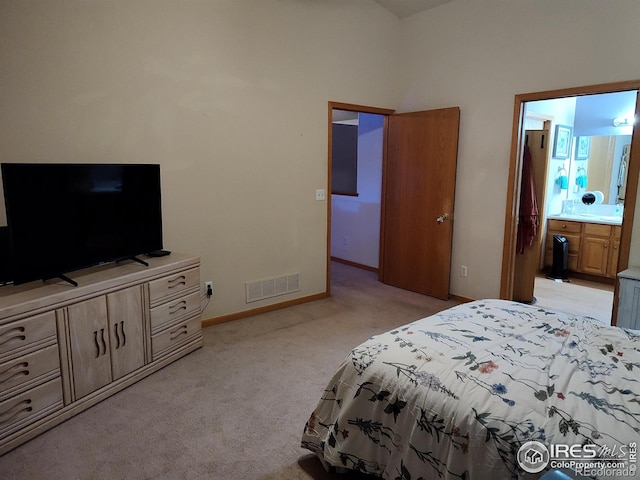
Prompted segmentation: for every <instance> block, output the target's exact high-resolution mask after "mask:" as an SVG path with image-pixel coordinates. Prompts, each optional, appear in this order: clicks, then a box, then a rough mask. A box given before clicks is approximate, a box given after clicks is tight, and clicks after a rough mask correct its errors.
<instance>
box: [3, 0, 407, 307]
mask: <svg viewBox="0 0 640 480" xmlns="http://www.w3.org/2000/svg"><path fill="white" fill-rule="evenodd" d="M399 27H400V22H399V20H398V19H397V18H396V17H394V16H393V15H391V14H390V13H389V12H388V11H386V10H384V9H383V8H382V7H380V6H379V5H378V4H376V3H375V2H373V1H369V0H364V1H360V0H356V1H347V2H345V1H338V0H329V1H322V2H310V1H300V0H127V1H109V0H95V1H90V2H87V1H85V0H64V1H51V0H29V1H27V2H25V1H23V0H3V1H2V2H0V45H2V48H1V49H0V65H2V74H1V75H0V145H2V148H1V149H0V161H18V162H21V161H38V162H142V163H151V162H157V163H160V164H161V170H162V188H163V191H162V193H163V209H164V228H165V231H164V233H165V235H164V238H165V248H167V249H169V250H173V251H182V252H189V253H193V254H196V255H200V256H201V258H202V280H203V281H204V280H212V281H213V282H214V289H215V296H214V298H213V301H212V302H211V304H210V305H209V307H208V308H207V310H206V311H205V312H204V313H203V318H205V319H206V318H211V317H216V316H220V315H224V314H228V313H235V312H240V311H243V310H248V309H251V308H256V307H259V306H262V305H265V304H267V303H276V302H279V301H283V300H289V299H292V298H296V297H304V296H308V295H313V294H317V293H321V292H324V291H325V281H326V253H327V230H326V227H327V202H326V201H324V202H322V201H316V200H315V190H316V189H317V188H327V171H328V167H327V158H328V157H327V106H328V102H329V101H348V102H352V103H357V104H364V105H367V104H370V105H377V106H381V107H385V108H392V107H393V106H395V105H397V104H398V99H399V90H398V88H397V71H398V63H397V58H398V43H399V31H398V29H399ZM365 80H366V81H365ZM291 272H300V274H301V278H300V282H301V291H300V292H299V293H298V294H296V295H289V296H284V297H277V298H274V299H271V300H269V301H264V302H255V303H251V304H246V303H245V299H244V283H245V282H247V281H253V280H258V279H262V278H266V277H271V276H276V275H281V274H285V273H291Z"/></svg>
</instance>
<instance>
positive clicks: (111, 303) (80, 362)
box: [67, 285, 145, 399]
mask: <svg viewBox="0 0 640 480" xmlns="http://www.w3.org/2000/svg"><path fill="white" fill-rule="evenodd" d="M142 308H143V306H142V290H141V287H140V286H139V285H136V286H134V287H129V288H126V289H123V290H120V291H117V292H113V293H110V294H108V295H102V296H99V297H95V298H92V299H90V300H85V301H83V302H79V303H77V304H74V305H71V306H69V307H67V318H68V323H69V338H70V342H69V343H70V346H71V367H72V368H71V370H72V372H73V388H72V389H73V392H74V393H73V398H75V399H77V398H81V397H84V396H85V395H87V394H89V393H91V392H94V391H95V390H97V389H98V388H100V387H103V386H105V385H107V384H109V383H111V381H113V380H117V379H118V378H121V377H123V376H125V375H126V374H127V373H130V372H132V371H134V370H136V369H138V368H140V367H142V366H143V365H144V360H145V351H144V342H143V323H142V314H143V310H142Z"/></svg>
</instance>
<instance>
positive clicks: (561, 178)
mask: <svg viewBox="0 0 640 480" xmlns="http://www.w3.org/2000/svg"><path fill="white" fill-rule="evenodd" d="M556 183H557V184H558V185H560V189H561V190H567V189H568V188H569V177H567V175H566V174H561V175H558V176H557V177H556Z"/></svg>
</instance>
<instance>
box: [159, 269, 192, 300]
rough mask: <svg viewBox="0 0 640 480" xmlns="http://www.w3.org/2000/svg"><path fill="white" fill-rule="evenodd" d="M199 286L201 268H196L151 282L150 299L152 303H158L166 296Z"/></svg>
mask: <svg viewBox="0 0 640 480" xmlns="http://www.w3.org/2000/svg"><path fill="white" fill-rule="evenodd" d="M199 286H200V269H198V268H194V269H192V270H187V271H184V272H180V273H176V274H174V275H169V276H167V277H162V278H159V279H158V280H153V281H151V282H149V299H150V301H151V304H154V303H158V302H159V301H162V299H164V298H168V297H171V296H173V295H175V294H177V293H180V292H184V291H186V290H189V289H190V288H198V287H199Z"/></svg>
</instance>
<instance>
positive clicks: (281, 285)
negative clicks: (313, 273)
mask: <svg viewBox="0 0 640 480" xmlns="http://www.w3.org/2000/svg"><path fill="white" fill-rule="evenodd" d="M298 290H300V274H299V273H292V274H289V275H281V276H279V277H273V278H265V279H264V280H257V281H255V282H247V283H245V292H246V297H247V303H251V302H255V301H258V300H263V299H265V298H270V297H276V296H278V295H284V294H286V293H291V292H297V291H298Z"/></svg>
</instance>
